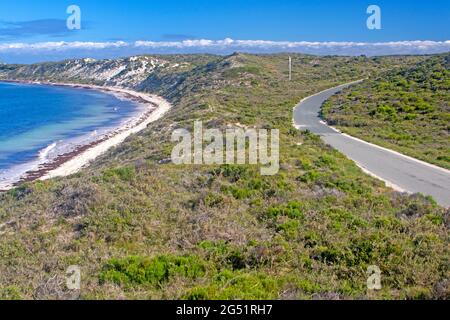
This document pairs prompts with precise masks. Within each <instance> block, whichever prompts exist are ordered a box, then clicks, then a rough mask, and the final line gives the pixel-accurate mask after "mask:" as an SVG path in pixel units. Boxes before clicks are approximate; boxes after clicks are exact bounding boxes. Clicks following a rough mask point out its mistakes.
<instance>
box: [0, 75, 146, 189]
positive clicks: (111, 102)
mask: <svg viewBox="0 0 450 320" xmlns="http://www.w3.org/2000/svg"><path fill="white" fill-rule="evenodd" d="M137 111H138V106H137V105H136V104H135V103H133V102H131V101H129V100H125V99H120V98H119V97H116V96H114V95H111V94H107V93H103V92H100V91H95V90H89V89H75V88H68V87H55V86H48V85H30V84H16V83H4V82H0V183H1V182H2V180H3V181H5V180H7V179H11V177H12V176H17V175H18V173H19V172H20V171H24V170H25V169H32V166H33V165H34V166H35V165H36V164H37V163H42V162H45V161H48V160H49V158H52V157H55V156H57V155H58V154H61V153H65V152H67V151H70V150H71V148H73V147H75V146H76V145H79V144H82V143H83V142H85V143H86V142H90V141H89V140H91V141H92V140H95V137H96V136H98V135H99V134H101V133H102V132H103V133H104V132H107V131H108V130H111V129H112V128H114V127H117V126H119V125H120V124H121V123H122V122H123V121H124V119H126V118H127V117H128V118H129V117H131V116H132V115H133V114H134V113H136V112H137Z"/></svg>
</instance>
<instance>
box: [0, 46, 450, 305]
mask: <svg viewBox="0 0 450 320" xmlns="http://www.w3.org/2000/svg"><path fill="white" fill-rule="evenodd" d="M149 59H151V58H149ZM426 59H427V58H426V57H385V58H365V57H355V58H347V57H314V56H304V55H293V60H294V66H295V67H294V71H295V72H294V75H293V81H291V82H289V81H287V55H267V56H256V55H245V54H234V55H231V56H227V57H216V56H167V57H164V56H162V57H158V61H168V64H163V65H162V66H159V67H157V68H155V69H154V70H153V71H151V72H150V73H149V74H148V75H147V78H146V79H144V80H143V81H141V82H140V83H137V81H135V80H133V79H134V78H133V77H130V78H129V79H128V80H126V81H125V80H124V79H123V78H121V80H120V81H122V82H121V83H122V84H125V83H127V84H128V85H130V86H132V87H133V88H137V89H139V90H142V91H147V92H152V93H158V94H160V95H162V96H164V97H166V98H167V99H169V100H170V101H171V102H173V104H174V106H175V108H174V110H172V111H171V113H170V114H168V115H167V116H165V117H164V118H163V119H162V120H161V121H159V122H157V123H154V124H152V125H150V126H149V127H148V128H147V129H146V130H144V131H143V132H141V133H140V134H137V135H134V136H132V137H130V138H129V139H127V140H126V141H125V142H124V143H123V144H122V145H120V146H118V147H117V148H114V149H112V150H110V151H109V152H108V153H107V154H105V155H104V156H102V157H100V158H99V159H98V160H97V161H95V163H94V164H93V165H92V166H90V167H89V168H87V169H86V170H83V171H82V172H80V173H78V174H76V175H74V176H71V177H67V178H61V179H55V180H50V181H45V182H35V183H27V184H24V185H23V186H21V187H19V188H17V189H15V190H11V191H10V192H8V193H4V194H1V195H0V234H1V239H2V241H1V243H0V298H7V299H24V298H41V299H48V298H59V299H64V298H68V297H70V294H69V293H68V292H66V291H65V289H64V272H65V270H66V268H67V267H68V266H69V265H73V264H77V265H79V266H81V268H82V290H81V298H82V299H105V298H109V299H124V298H128V299H130V298H138V299H158V298H166V299H179V298H181V299H208V298H209V299H311V298H313V299H355V298H378V299H383V298H393V299H404V298H408V299H423V298H448V297H449V290H450V289H449V282H448V278H449V271H448V258H449V253H448V228H449V223H450V221H449V212H448V211H446V210H444V209H442V208H439V207H438V206H437V205H436V204H435V203H434V201H433V200H432V199H430V198H428V197H423V196H421V195H412V196H408V195H404V194H399V193H396V192H394V191H393V190H391V189H389V188H386V187H385V186H384V185H383V183H381V182H380V181H378V180H375V179H373V178H371V177H369V176H367V175H365V174H364V173H363V172H362V171H361V170H360V169H359V168H358V167H356V166H355V165H354V164H353V163H352V162H351V161H349V160H348V159H346V158H345V157H344V156H342V155H341V154H339V153H338V152H336V151H335V150H333V149H331V148H330V147H327V146H326V145H324V144H323V143H322V142H321V141H320V139H319V138H318V137H317V136H314V135H312V134H310V133H308V132H303V133H302V132H299V131H296V130H294V129H293V128H292V108H293V106H294V105H295V104H297V103H298V101H300V100H301V98H303V97H305V96H308V95H310V94H313V93H315V92H318V91H320V90H323V89H325V88H329V87H332V86H335V85H337V84H341V83H345V82H348V81H351V80H355V79H360V78H364V77H376V76H378V75H379V73H380V72H384V71H387V70H391V69H398V68H402V67H405V66H411V65H414V64H416V63H418V62H421V61H425V60H426ZM122 61H123V60H122ZM64 63H65V65H66V66H69V65H71V63H69V64H68V62H64ZM89 63H90V62H83V65H87V64H89ZM97 63H105V64H107V63H112V62H111V61H103V62H97ZM171 64H175V65H176V64H179V65H182V64H185V66H183V67H174V68H173V69H170V68H169V65H171ZM60 66H61V64H46V65H33V66H0V77H4V78H16V79H17V78H20V79H25V78H26V79H33V80H60V79H61V78H59V77H57V75H58V74H62V72H65V70H66V69H65V68H68V67H64V68H63V69H62V70H61V69H58V71H56V69H57V68H60ZM40 68H42V69H41V70H42V72H41V73H39V74H37V73H36V72H34V71H33V70H39V69H40ZM77 68H83V66H78V67H77ZM127 69H128V67H127ZM92 74H94V76H95V73H89V72H87V73H86V77H85V76H84V74H80V73H79V74H78V75H77V76H74V78H68V79H66V81H74V82H78V81H80V82H90V83H92V82H96V83H97V84H98V82H97V81H98V77H96V76H95V79H93V78H92ZM128 74H129V73H128ZM54 77H55V78H54ZM143 77H144V76H143ZM102 81H104V82H103V83H102V82H101V81H100V84H107V83H110V82H108V81H111V80H107V79H103V80H102ZM197 119H200V120H202V121H203V122H204V126H205V127H208V128H211V127H214V128H226V127H227V126H235V125H241V126H248V127H250V126H251V127H253V126H255V127H258V128H263V127H264V128H277V129H280V131H281V133H280V138H281V145H280V147H281V150H280V152H281V154H280V164H281V170H280V173H279V174H278V175H276V176H261V175H260V174H259V170H258V168H257V167H254V166H176V165H173V164H170V163H167V161H165V159H167V158H169V157H170V153H171V150H172V147H173V145H174V144H173V143H172V142H170V136H171V133H172V131H173V130H174V129H175V128H187V129H189V130H192V126H193V122H194V120H197ZM372 264H376V265H378V266H379V267H380V268H381V270H382V283H383V289H382V290H381V291H379V292H372V293H368V292H367V289H366V279H367V275H366V270H367V267H368V266H369V265H372Z"/></svg>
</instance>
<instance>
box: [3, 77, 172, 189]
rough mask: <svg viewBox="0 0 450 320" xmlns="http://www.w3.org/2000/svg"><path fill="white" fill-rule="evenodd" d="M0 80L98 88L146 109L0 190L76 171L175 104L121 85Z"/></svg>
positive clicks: (63, 175)
mask: <svg viewBox="0 0 450 320" xmlns="http://www.w3.org/2000/svg"><path fill="white" fill-rule="evenodd" d="M0 82H5V83H20V84H33V85H48V86H56V87H67V88H74V89H87V90H96V91H100V92H103V93H107V94H112V95H120V97H123V98H124V99H127V100H131V101H132V102H135V103H137V104H138V106H139V105H141V106H143V111H141V112H139V113H138V114H137V116H135V117H133V118H131V119H129V120H127V121H125V122H124V123H122V124H121V125H120V126H118V127H116V128H113V129H111V130H110V131H108V132H106V133H105V134H102V135H100V136H99V137H98V139H96V140H94V141H92V142H90V143H87V144H81V145H79V146H76V147H75V149H74V150H73V151H70V152H67V153H64V154H61V155H57V156H56V157H55V158H54V159H52V160H51V161H49V162H46V163H42V164H39V165H38V167H37V168H36V169H33V170H29V171H27V172H25V173H24V174H23V175H22V176H21V177H20V179H19V180H18V181H15V182H9V183H6V184H4V185H1V184H0V192H4V191H8V190H10V189H12V188H15V187H17V186H19V185H21V184H22V183H25V182H31V181H36V180H48V179H52V178H56V177H65V176H69V175H72V174H75V173H77V172H79V171H80V170H81V169H83V168H84V167H87V166H88V165H89V164H90V163H91V162H92V161H93V160H95V159H96V158H97V157H99V156H101V155H102V154H104V153H106V152H107V151H108V150H109V149H110V148H112V147H115V146H117V145H119V144H120V143H122V142H123V141H124V140H125V139H126V138H128V137H129V136H130V135H132V134H135V133H138V132H140V131H142V130H143V129H145V128H146V127H147V126H148V125H149V124H150V123H152V122H154V121H157V120H159V119H160V118H161V117H162V116H163V115H164V114H166V113H167V112H168V111H169V110H170V109H171V107H172V106H171V105H170V103H169V102H168V101H166V100H165V99H163V98H161V97H159V96H156V95H151V94H146V93H142V92H138V91H134V90H131V89H124V88H120V87H107V86H97V85H89V84H71V83H59V82H46V81H42V82H41V81H28V80H23V81H21V80H0Z"/></svg>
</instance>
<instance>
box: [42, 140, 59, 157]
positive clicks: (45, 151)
mask: <svg viewBox="0 0 450 320" xmlns="http://www.w3.org/2000/svg"><path fill="white" fill-rule="evenodd" d="M56 146H57V143H56V142H53V143H52V144H51V145H49V146H47V147H45V148H44V149H42V150H40V151H39V153H38V154H39V160H40V161H48V160H49V154H50V152H51V151H52V150H54V149H55V148H56Z"/></svg>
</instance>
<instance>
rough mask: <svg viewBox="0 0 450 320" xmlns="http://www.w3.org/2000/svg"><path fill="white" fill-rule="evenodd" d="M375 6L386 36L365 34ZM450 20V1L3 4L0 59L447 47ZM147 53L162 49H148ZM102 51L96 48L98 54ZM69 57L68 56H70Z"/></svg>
mask: <svg viewBox="0 0 450 320" xmlns="http://www.w3.org/2000/svg"><path fill="white" fill-rule="evenodd" d="M72 4H75V5H78V6H79V7H80V8H81V13H82V20H81V21H82V29H81V30H79V31H69V30H67V28H66V23H65V21H66V19H67V17H68V14H67V13H66V9H67V7H68V6H69V5H72ZM371 4H376V5H378V6H379V7H380V8H381V12H382V29H381V30H369V29H368V28H367V27H366V20H367V18H368V15H367V14H366V9H367V7H368V6H369V5H371ZM449 21H450V1H449V0H428V1H426V0H423V1H418V0H409V1H406V0H395V1H394V0H371V1H365V0H345V1H344V0H341V1H337V0H334V1H333V0H320V1H319V0H315V1H312V0H310V1H301V0H296V1H294V0H285V1H283V0H278V1H275V0H258V1H257V0H241V1H236V0H228V1H227V0H223V1H215V0H191V1H186V0H185V1H181V0H173V1H153V0H147V1H144V0H120V1H119V0H109V1H102V0H96V1H92V0H71V1H65V0H58V1H55V0H33V1H29V0H13V1H1V2H0V45H1V44H3V45H4V46H3V47H4V48H3V49H2V47H1V46H0V59H2V60H11V58H8V57H9V56H11V55H12V56H14V55H16V56H19V55H21V54H26V52H25V49H24V48H21V49H15V48H13V49H15V51H13V49H11V48H10V47H11V46H10V47H8V48H6V47H5V44H11V43H20V44H21V45H24V44H34V43H42V42H61V41H64V42H76V41H78V42H102V43H104V42H117V41H124V42H126V43H130V44H131V43H135V41H152V42H161V41H163V42H182V41H184V40H187V39H190V40H200V39H208V40H223V39H226V38H230V39H234V40H266V41H273V42H279V41H284V42H296V41H297V42H298V41H307V42H316V41H318V42H327V41H337V42H365V43H373V42H391V41H395V42H398V41H412V40H430V41H441V42H442V41H447V40H449V39H450V28H449ZM66 47H67V46H66ZM194 47H195V43H194V45H192V46H190V50H193V51H195V50H194ZM5 48H6V49H5ZM27 48H28V47H27ZM273 48H274V46H272V49H273ZM284 48H285V47H284ZM445 48H446V46H445ZM445 48H444V49H445ZM113 49H114V48H113ZM149 49H153V50H156V49H155V48H153V47H152V48H149V47H147V48H146V50H149ZM210 49H211V48H210ZM216 49H217V48H216ZM441 49H442V48H441ZM2 50H3V51H2ZM30 50H31V49H30ZM40 50H41V51H42V50H43V49H42V48H41V49H40ZM101 50H102V49H98V48H97V51H96V52H97V53H98V52H99V51H101ZM103 50H106V49H104V48H103ZM114 50H116V51H117V54H119V53H120V54H125V53H127V51H126V50H125V48H121V49H120V50H118V49H117V48H115V49H114ZM114 50H113V51H114ZM165 50H168V49H167V48H166V49H165ZM171 50H172V51H176V49H174V48H172V49H171ZM280 50H281V49H280ZM6 51H8V52H7V53H6ZM19 51H21V52H19ZM34 51H36V49H35V48H34ZM53 51H55V50H53ZM67 51H69V50H66V54H65V55H66V56H70V53H67ZM75 51H76V52H78V53H77V54H81V52H80V50H79V49H78V50H75V49H73V50H72V52H74V55H77V54H75ZM128 51H129V52H130V53H132V51H133V50H131V49H130V48H128ZM134 51H139V50H136V48H134ZM134 51H133V52H134ZM141 51H143V50H141ZM156 51H157V50H156ZM169 51H170V50H169ZM181 51H182V50H181ZM212 51H214V50H212ZM216 51H220V50H219V49H217V50H216ZM263 51H264V50H263ZM331 51H332V50H331ZM84 52H85V51H83V53H84ZM214 53H216V52H214ZM319 53H322V52H319ZM324 53H326V52H324ZM331 53H334V52H331ZM351 53H352V52H351ZM363 53H365V52H363ZM387 53H391V52H387ZM7 54H8V55H9V56H7Z"/></svg>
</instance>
